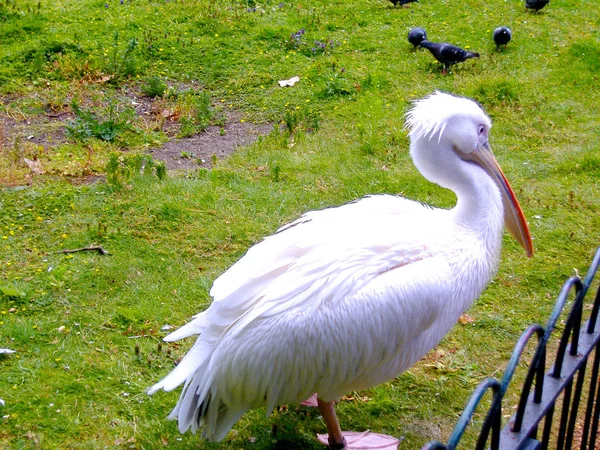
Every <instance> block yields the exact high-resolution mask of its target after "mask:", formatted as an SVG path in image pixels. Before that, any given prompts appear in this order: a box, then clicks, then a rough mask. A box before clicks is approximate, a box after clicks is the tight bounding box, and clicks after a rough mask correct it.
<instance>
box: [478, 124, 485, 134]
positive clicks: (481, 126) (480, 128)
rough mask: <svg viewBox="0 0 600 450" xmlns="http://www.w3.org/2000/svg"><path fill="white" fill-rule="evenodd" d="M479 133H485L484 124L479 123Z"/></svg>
mask: <svg viewBox="0 0 600 450" xmlns="http://www.w3.org/2000/svg"><path fill="white" fill-rule="evenodd" d="M478 133H479V136H483V135H484V134H485V127H484V126H483V125H479V130H478Z"/></svg>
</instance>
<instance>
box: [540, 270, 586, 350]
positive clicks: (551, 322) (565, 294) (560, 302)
mask: <svg viewBox="0 0 600 450" xmlns="http://www.w3.org/2000/svg"><path fill="white" fill-rule="evenodd" d="M573 286H580V287H581V279H580V278H579V277H570V278H569V279H568V280H567V281H565V284H563V287H562V289H561V291H560V294H558V298H557V300H556V303H555V304H554V309H553V310H552V314H550V318H549V319H548V322H547V323H546V336H545V338H546V340H548V338H549V337H550V334H551V333H552V332H553V331H554V327H555V326H556V322H557V321H558V318H559V317H560V313H561V312H562V310H563V308H564V306H565V303H567V299H568V298H569V293H570V292H571V289H572V288H573Z"/></svg>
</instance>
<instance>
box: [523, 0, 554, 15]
mask: <svg viewBox="0 0 600 450" xmlns="http://www.w3.org/2000/svg"><path fill="white" fill-rule="evenodd" d="M548 3H550V0H525V8H528V9H533V10H534V11H535V12H537V11H539V10H540V9H542V8H543V7H544V6H546V5H547V4H548Z"/></svg>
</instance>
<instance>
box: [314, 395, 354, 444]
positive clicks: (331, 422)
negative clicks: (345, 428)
mask: <svg viewBox="0 0 600 450" xmlns="http://www.w3.org/2000/svg"><path fill="white" fill-rule="evenodd" d="M317 402H318V404H319V405H318V408H319V411H320V412H321V416H323V420H324V421H325V426H326V427H327V433H328V434H329V448H330V449H332V450H344V449H346V448H348V446H347V445H346V439H345V438H344V435H343V434H342V429H341V428H340V422H339V421H338V419H337V416H336V415H335V409H334V405H333V402H324V401H322V400H321V399H320V398H318V397H317Z"/></svg>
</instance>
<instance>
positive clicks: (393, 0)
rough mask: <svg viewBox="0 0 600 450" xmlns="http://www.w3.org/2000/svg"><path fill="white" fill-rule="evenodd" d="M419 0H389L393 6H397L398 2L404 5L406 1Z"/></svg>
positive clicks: (413, 0)
mask: <svg viewBox="0 0 600 450" xmlns="http://www.w3.org/2000/svg"><path fill="white" fill-rule="evenodd" d="M418 1H419V0H390V2H392V3H393V4H394V6H397V5H398V4H400V6H404V5H406V4H408V3H411V2H418Z"/></svg>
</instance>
